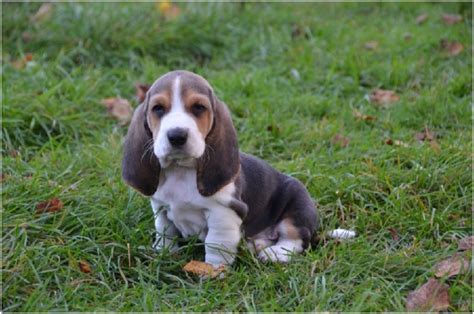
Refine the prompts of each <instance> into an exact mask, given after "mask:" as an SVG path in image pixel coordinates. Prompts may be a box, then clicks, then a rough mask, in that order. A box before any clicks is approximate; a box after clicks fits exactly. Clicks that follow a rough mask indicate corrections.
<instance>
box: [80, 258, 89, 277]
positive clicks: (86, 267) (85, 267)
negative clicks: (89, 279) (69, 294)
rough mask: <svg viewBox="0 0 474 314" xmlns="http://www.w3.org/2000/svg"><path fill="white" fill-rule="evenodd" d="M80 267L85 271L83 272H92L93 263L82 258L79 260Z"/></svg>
mask: <svg viewBox="0 0 474 314" xmlns="http://www.w3.org/2000/svg"><path fill="white" fill-rule="evenodd" d="M79 269H80V270H81V271H82V272H83V273H86V274H88V273H90V272H91V265H90V264H89V263H88V262H86V261H85V260H81V261H79Z"/></svg>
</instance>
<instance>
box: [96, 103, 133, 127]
mask: <svg viewBox="0 0 474 314" xmlns="http://www.w3.org/2000/svg"><path fill="white" fill-rule="evenodd" d="M102 104H103V105H104V106H105V107H106V108H107V113H108V114H109V115H110V116H111V117H113V118H115V119H117V120H118V121H119V124H120V125H126V124H128V123H129V122H130V120H131V119H132V114H133V109H132V106H130V103H129V102H128V100H126V99H123V98H120V97H110V98H105V99H102Z"/></svg>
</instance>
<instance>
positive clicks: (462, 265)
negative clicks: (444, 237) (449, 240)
mask: <svg viewBox="0 0 474 314" xmlns="http://www.w3.org/2000/svg"><path fill="white" fill-rule="evenodd" d="M468 269H469V261H468V260H467V259H466V258H465V257H464V256H462V254H456V255H454V256H452V257H450V258H448V259H445V260H444V261H441V262H439V263H438V264H436V265H435V267H434V270H435V276H436V277H438V278H440V277H447V278H449V277H452V276H456V275H458V274H465V273H466V272H467V271H468Z"/></svg>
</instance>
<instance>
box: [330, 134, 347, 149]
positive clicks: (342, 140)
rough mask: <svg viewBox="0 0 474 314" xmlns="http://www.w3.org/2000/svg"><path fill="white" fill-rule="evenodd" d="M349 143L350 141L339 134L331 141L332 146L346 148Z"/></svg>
mask: <svg viewBox="0 0 474 314" xmlns="http://www.w3.org/2000/svg"><path fill="white" fill-rule="evenodd" d="M349 142H350V139H349V138H348V137H345V136H343V135H341V134H336V135H335V136H334V137H333V138H332V140H331V143H332V144H333V145H338V146H340V147H346V146H347V145H349Z"/></svg>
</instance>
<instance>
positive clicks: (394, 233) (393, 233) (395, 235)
mask: <svg viewBox="0 0 474 314" xmlns="http://www.w3.org/2000/svg"><path fill="white" fill-rule="evenodd" d="M388 231H389V232H390V235H391V236H392V240H393V241H395V242H398V241H400V237H399V236H398V231H397V229H395V228H388Z"/></svg>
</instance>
